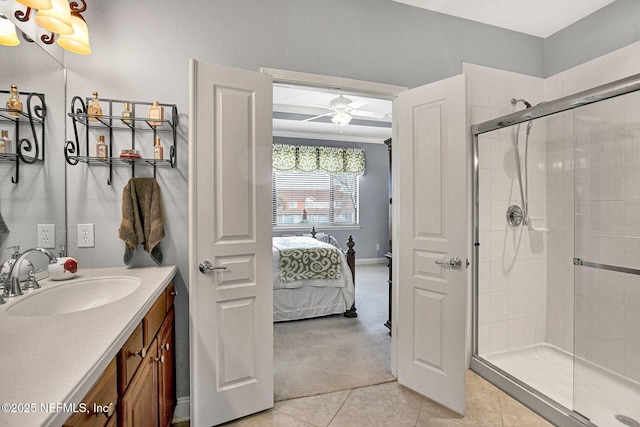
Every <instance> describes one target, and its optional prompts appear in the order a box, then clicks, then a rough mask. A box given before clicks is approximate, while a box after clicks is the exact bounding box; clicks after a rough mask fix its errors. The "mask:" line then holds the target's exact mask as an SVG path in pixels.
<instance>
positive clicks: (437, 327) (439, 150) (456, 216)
mask: <svg viewBox="0 0 640 427" xmlns="http://www.w3.org/2000/svg"><path fill="white" fill-rule="evenodd" d="M465 108H466V106H465V76H464V75H460V76H455V77H452V78H449V79H446V80H442V81H439V82H436V83H432V84H429V85H426V86H422V87H419V88H415V89H411V90H408V91H406V92H403V93H401V94H400V96H399V97H398V99H397V100H396V101H395V104H394V111H396V114H397V116H396V117H397V122H396V125H397V127H396V136H395V139H394V141H393V155H394V160H396V159H395V157H397V162H394V171H395V170H397V174H396V175H395V177H396V180H397V185H396V186H394V194H393V202H394V205H395V206H394V209H395V211H394V220H395V221H397V222H396V224H397V237H396V240H395V241H394V242H393V246H394V248H393V249H394V252H393V263H394V273H395V274H396V277H395V278H394V281H393V283H394V285H395V284H396V283H397V294H396V295H398V305H397V307H398V310H397V313H398V314H397V320H396V321H397V329H396V330H395V338H396V340H397V356H396V357H397V366H398V381H399V382H400V383H401V384H403V385H405V386H407V387H409V388H411V389H413V390H415V391H417V392H419V393H421V394H423V395H425V396H427V397H429V398H430V399H432V400H435V401H437V402H439V403H441V404H442V405H444V406H446V407H448V408H450V409H452V410H454V411H456V412H458V413H463V412H464V380H465V369H466V360H465V319H466V302H467V285H466V283H467V280H466V279H467V273H466V258H465V255H466V251H465V242H466V240H465V239H466V229H467V226H466V225H467V217H466V197H467V188H466V172H465V171H466V152H467V145H468V144H467V133H466V118H465ZM450 261H451V263H452V264H451V265H449V262H450ZM457 261H459V263H458V262H457ZM442 263H445V264H442ZM396 265H397V266H398V267H397V268H396ZM456 267H459V268H456Z"/></svg>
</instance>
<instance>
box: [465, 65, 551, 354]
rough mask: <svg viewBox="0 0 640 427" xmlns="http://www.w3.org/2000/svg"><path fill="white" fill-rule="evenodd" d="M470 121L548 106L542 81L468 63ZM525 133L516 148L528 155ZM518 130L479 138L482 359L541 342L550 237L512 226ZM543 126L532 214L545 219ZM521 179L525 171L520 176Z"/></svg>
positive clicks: (533, 158)
mask: <svg viewBox="0 0 640 427" xmlns="http://www.w3.org/2000/svg"><path fill="white" fill-rule="evenodd" d="M464 72H465V74H466V75H467V85H468V92H467V93H468V99H467V105H468V106H469V107H468V108H469V110H468V115H469V117H470V122H471V123H480V122H483V121H486V120H489V119H491V118H495V117H499V116H501V115H504V114H508V113H511V112H513V111H515V109H522V108H524V106H523V105H522V104H518V105H517V106H516V107H513V106H512V105H511V99H512V98H523V99H526V100H527V101H528V102H530V103H531V104H533V105H535V104H537V103H538V102H541V101H542V100H543V96H544V80H543V79H540V78H537V77H531V76H525V75H521V74H516V73H512V72H507V71H502V70H496V69H492V68H487V67H482V66H478V65H471V64H465V65H464ZM525 128H526V125H522V126H521V127H520V138H519V141H520V142H519V146H520V150H521V156H524V145H525ZM515 131H516V129H515V127H514V128H509V129H502V130H499V131H494V132H491V133H488V134H485V135H483V136H481V139H480V143H479V147H480V151H479V157H480V159H479V165H480V171H479V174H480V177H479V178H480V179H479V186H480V201H479V205H480V265H479V274H480V280H479V284H480V292H479V298H480V311H479V340H478V343H479V346H480V348H479V353H480V354H486V353H487V352H495V351H500V350H504V349H507V348H512V347H519V346H523V345H528V344H533V343H536V342H540V341H542V340H543V339H544V327H545V316H546V314H545V288H546V283H545V281H546V277H545V271H546V243H545V241H546V236H545V234H546V233H543V232H539V231H531V230H528V229H526V228H523V227H517V228H513V227H510V226H509V225H508V224H507V221H506V212H507V208H508V207H509V206H510V205H511V204H517V205H520V206H521V205H522V203H521V200H520V199H521V197H520V189H519V185H518V177H517V172H516V163H515V162H516V160H515V159H516V157H515V151H514V150H515V149H514V136H515ZM545 135H546V130H545V123H544V121H542V120H539V121H537V122H536V123H534V125H533V128H532V131H531V135H530V138H529V153H528V156H529V161H528V164H529V206H530V215H532V216H538V217H545V212H546V195H545V191H546V185H545V182H546V178H545V156H546V155H545V145H544V142H545ZM523 173H524V170H523Z"/></svg>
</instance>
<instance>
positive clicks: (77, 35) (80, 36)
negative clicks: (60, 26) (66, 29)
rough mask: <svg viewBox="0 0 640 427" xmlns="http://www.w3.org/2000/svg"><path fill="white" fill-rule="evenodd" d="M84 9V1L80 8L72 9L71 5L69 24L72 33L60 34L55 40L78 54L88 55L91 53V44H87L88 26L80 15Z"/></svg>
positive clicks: (85, 7)
mask: <svg viewBox="0 0 640 427" xmlns="http://www.w3.org/2000/svg"><path fill="white" fill-rule="evenodd" d="M83 3H84V2H83ZM86 9H87V5H86V3H85V4H84V8H83V9H82V10H80V9H73V7H72V9H71V25H73V34H69V35H64V34H61V35H60V36H59V37H58V42H57V43H58V44H59V45H60V46H61V47H62V48H64V49H66V50H68V51H69V52H73V53H77V54H79V55H88V54H90V53H91V46H90V45H89V28H87V23H86V22H85V21H84V18H83V17H82V15H80V12H84V11H85V10H86Z"/></svg>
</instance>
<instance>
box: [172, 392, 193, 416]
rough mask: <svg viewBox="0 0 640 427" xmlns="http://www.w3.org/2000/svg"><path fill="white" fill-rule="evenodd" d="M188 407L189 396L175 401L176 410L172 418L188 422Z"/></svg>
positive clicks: (189, 403) (189, 402) (189, 412)
mask: <svg viewBox="0 0 640 427" xmlns="http://www.w3.org/2000/svg"><path fill="white" fill-rule="evenodd" d="M190 405H191V400H190V399H189V396H186V397H178V398H177V399H176V410H175V411H174V413H173V418H180V419H182V420H188V419H189V418H190V415H191V411H190V409H189V407H190Z"/></svg>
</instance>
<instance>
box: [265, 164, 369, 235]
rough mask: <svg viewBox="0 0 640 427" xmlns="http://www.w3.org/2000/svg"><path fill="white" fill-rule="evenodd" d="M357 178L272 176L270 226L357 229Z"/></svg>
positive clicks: (298, 173)
mask: <svg viewBox="0 0 640 427" xmlns="http://www.w3.org/2000/svg"><path fill="white" fill-rule="evenodd" d="M358 222H359V221H358V176H357V175H350V174H325V173H314V174H306V173H300V172H285V173H282V172H277V171H274V172H273V225H274V226H291V225H298V224H320V225H357V224H358Z"/></svg>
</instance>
